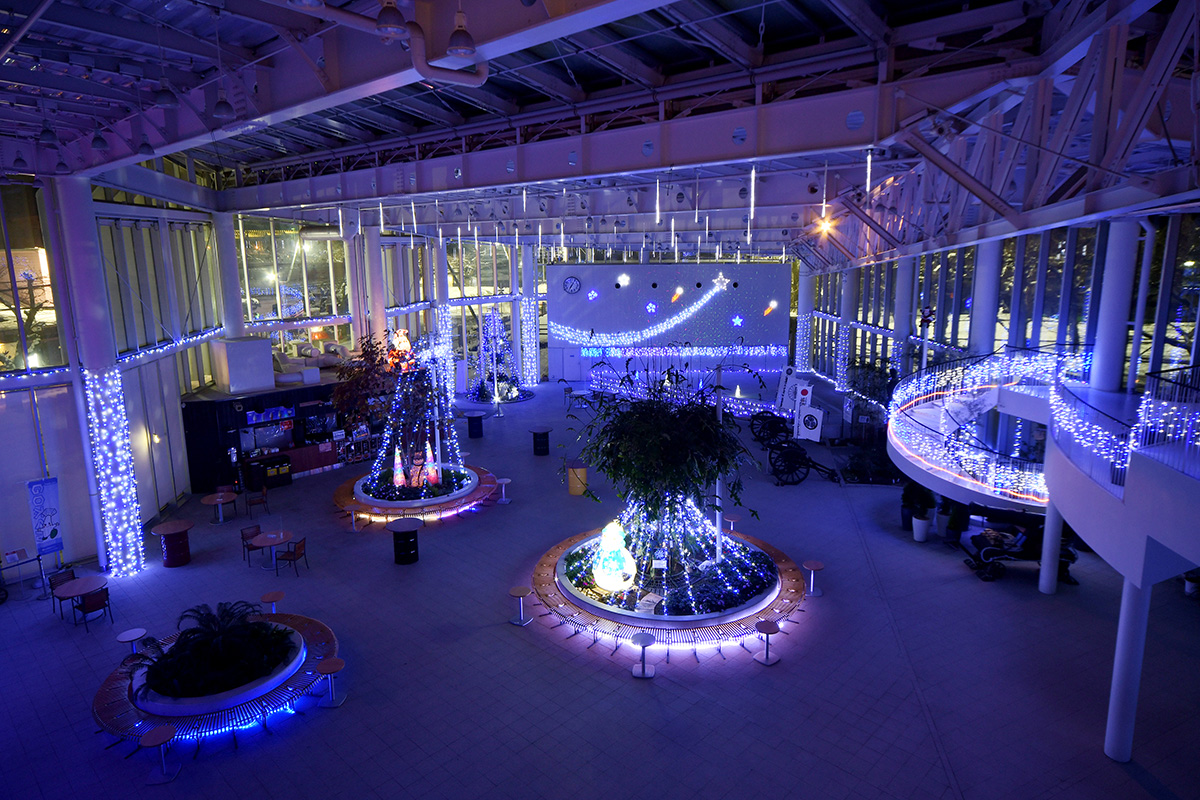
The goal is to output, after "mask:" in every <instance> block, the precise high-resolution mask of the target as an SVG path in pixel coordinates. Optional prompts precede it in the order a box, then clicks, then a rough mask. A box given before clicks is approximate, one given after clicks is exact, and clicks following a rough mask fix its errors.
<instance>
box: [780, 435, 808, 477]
mask: <svg viewBox="0 0 1200 800" xmlns="http://www.w3.org/2000/svg"><path fill="white" fill-rule="evenodd" d="M770 462H771V474H772V475H774V476H775V484H776V485H777V486H792V485H795V484H797V483H801V482H803V481H804V479H805V478H807V477H808V473H809V470H810V469H811V468H812V462H810V461H809V460H808V451H807V450H805V449H804V448H803V447H801V446H800V445H799V444H797V443H796V442H794V441H791V440H787V441H784V442H782V443H780V444H776V445H773V446H772V447H771V456H770Z"/></svg>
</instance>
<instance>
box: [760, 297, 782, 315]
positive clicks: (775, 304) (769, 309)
mask: <svg viewBox="0 0 1200 800" xmlns="http://www.w3.org/2000/svg"><path fill="white" fill-rule="evenodd" d="M777 308H779V301H778V300H772V301H771V302H770V304H768V305H767V307H766V308H765V309H763V316H764V317H765V316H767V315H768V314H770V313H771V312H772V311H774V310H775V309H777Z"/></svg>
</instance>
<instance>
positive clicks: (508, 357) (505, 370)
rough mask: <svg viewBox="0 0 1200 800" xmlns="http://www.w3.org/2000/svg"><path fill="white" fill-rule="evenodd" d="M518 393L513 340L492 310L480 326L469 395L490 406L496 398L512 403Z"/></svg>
mask: <svg viewBox="0 0 1200 800" xmlns="http://www.w3.org/2000/svg"><path fill="white" fill-rule="evenodd" d="M520 393H521V389H520V386H519V385H518V376H517V370H516V368H515V367H514V366H513V351H512V340H511V339H510V338H509V335H508V328H507V327H506V326H505V324H504V320H503V319H502V318H501V317H500V312H499V311H497V310H496V309H495V308H493V309H492V310H491V311H489V312H488V313H487V316H486V317H484V318H483V325H482V326H481V327H480V336H479V353H478V356H477V358H476V361H475V385H474V387H473V388H472V390H471V392H470V395H471V397H472V398H474V399H476V400H480V401H483V402H486V403H492V402H495V400H496V395H499V399H500V400H501V401H504V400H514V399H516V398H517V397H518V396H519V395H520Z"/></svg>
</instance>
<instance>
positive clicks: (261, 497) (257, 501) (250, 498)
mask: <svg viewBox="0 0 1200 800" xmlns="http://www.w3.org/2000/svg"><path fill="white" fill-rule="evenodd" d="M255 506H262V507H263V508H265V509H266V510H267V513H268V514H270V513H271V507H270V506H269V505H267V487H265V486H264V487H262V491H261V492H260V493H259V494H247V495H246V513H247V514H249V515H250V519H254V507H255Z"/></svg>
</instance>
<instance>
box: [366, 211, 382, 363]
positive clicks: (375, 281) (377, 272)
mask: <svg viewBox="0 0 1200 800" xmlns="http://www.w3.org/2000/svg"><path fill="white" fill-rule="evenodd" d="M362 232H363V249H364V250H365V253H364V258H363V262H364V263H363V266H364V268H365V269H364V271H365V272H366V279H367V307H368V308H369V309H370V311H369V312H368V313H369V314H370V322H369V325H370V327H369V328H368V330H369V331H370V332H371V336H372V337H374V339H375V341H376V342H378V343H379V344H381V345H383V346H384V348H386V347H387V343H388V339H387V297H386V294H387V291H386V289H385V288H384V287H385V285H386V284H385V283H384V281H383V247H382V245H381V244H380V241H379V228H378V227H376V226H368V227H364V228H363V231H362Z"/></svg>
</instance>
